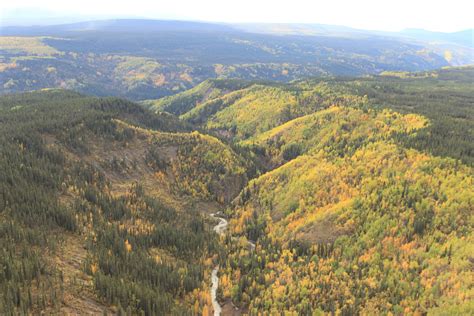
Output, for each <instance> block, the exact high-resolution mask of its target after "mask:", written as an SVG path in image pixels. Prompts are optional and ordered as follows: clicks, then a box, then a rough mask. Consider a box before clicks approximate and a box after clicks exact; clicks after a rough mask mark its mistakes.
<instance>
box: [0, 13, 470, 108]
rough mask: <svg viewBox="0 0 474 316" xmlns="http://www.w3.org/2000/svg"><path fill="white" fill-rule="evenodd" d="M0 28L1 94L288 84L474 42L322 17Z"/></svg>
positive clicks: (151, 94) (413, 59) (404, 65)
mask: <svg viewBox="0 0 474 316" xmlns="http://www.w3.org/2000/svg"><path fill="white" fill-rule="evenodd" d="M0 34H1V35H2V36H0V73H1V74H2V76H1V77H0V93H10V92H21V91H29V90H36V89H42V88H67V89H72V90H76V91H79V92H84V93H88V94H94V95H98V96H104V95H115V96H121V97H127V98H129V99H134V100H146V99H156V98H159V97H163V96H167V95H173V94H176V93H177V92H180V91H183V90H186V89H190V88H192V87H195V86H196V85H198V84H200V83H201V82H203V81H204V80H206V79H212V78H221V79H228V78H234V79H244V80H276V81H281V82H290V81H292V80H295V79H301V78H308V77H328V76H364V75H373V74H378V73H381V72H384V71H425V70H433V69H437V68H442V67H445V66H460V65H466V64H473V63H474V48H473V47H469V46H466V45H461V44H458V43H459V42H466V40H465V38H466V34H467V33H465V32H462V33H459V34H457V33H456V34H454V35H452V36H451V35H449V34H448V35H446V34H445V35H443V36H444V37H443V38H445V40H443V41H441V40H440V41H435V40H432V38H439V37H440V36H441V35H440V34H438V33H436V34H431V33H430V34H431V35H430V37H429V38H430V40H426V41H425V40H419V39H417V38H415V35H409V34H408V35H403V36H402V33H396V34H395V33H394V34H392V33H386V32H372V31H364V30H356V29H352V28H348V27H340V26H331V25H318V24H312V25H306V24H247V25H241V24H219V23H206V22H192V21H173V20H145V19H115V20H100V21H88V22H79V23H71V24H61V25H53V26H31V27H30V26H21V27H2V28H0ZM416 34H418V35H417V36H418V38H419V37H420V36H421V35H419V32H418V33H416ZM427 38H428V36H427ZM451 38H453V39H451Z"/></svg>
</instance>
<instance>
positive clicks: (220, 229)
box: [211, 213, 255, 316]
mask: <svg viewBox="0 0 474 316" xmlns="http://www.w3.org/2000/svg"><path fill="white" fill-rule="evenodd" d="M218 214H219V213H217V214H214V213H212V214H211V217H212V218H215V219H218V220H219V223H218V224H217V225H216V226H214V228H213V229H214V231H215V232H216V233H217V234H219V235H223V234H224V233H225V231H226V229H227V225H229V222H228V221H227V220H226V219H225V218H222V217H219V216H217V215H218ZM247 242H248V244H249V246H250V249H251V250H252V251H254V250H255V243H254V242H252V241H250V240H249V241H247ZM218 272H219V265H217V266H215V267H214V269H212V273H211V300H212V308H213V309H214V316H220V315H221V313H222V306H221V305H220V304H219V302H218V301H217V289H218V288H219V276H218V275H217V273H218Z"/></svg>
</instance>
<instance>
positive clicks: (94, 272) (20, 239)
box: [0, 90, 246, 315]
mask: <svg viewBox="0 0 474 316" xmlns="http://www.w3.org/2000/svg"><path fill="white" fill-rule="evenodd" d="M0 121H1V124H0V129H1V133H0V135H1V136H0V146H1V150H0V153H1V154H0V165H1V168H0V170H1V176H0V179H1V181H0V210H1V212H0V216H1V218H2V220H1V226H0V243H1V247H0V249H1V251H2V255H1V256H0V264H1V266H2V269H1V272H0V283H1V289H2V290H1V292H0V313H1V314H7V315H9V314H23V313H27V312H28V311H29V312H34V313H39V312H40V311H46V313H58V312H60V313H66V314H69V313H79V314H82V313H98V314H101V313H102V312H109V313H115V312H124V311H127V312H129V313H132V314H136V313H140V312H145V313H146V314H147V315H156V314H157V313H173V314H183V313H185V312H190V311H192V310H194V311H199V310H202V309H203V308H209V306H210V301H209V300H210V298H209V295H208V292H207V283H208V281H207V275H208V274H209V266H207V265H208V264H209V263H208V258H210V257H211V256H212V255H213V254H214V253H216V252H217V250H218V247H219V246H218V244H217V242H216V237H215V235H214V233H212V232H211V230H210V228H209V225H208V224H207V218H206V217H204V213H205V212H208V211H212V210H214V209H216V208H218V207H219V203H224V202H226V201H229V200H230V199H232V198H233V197H235V195H237V194H238V192H239V189H240V188H241V187H242V186H243V185H244V184H245V182H246V173H245V172H246V168H245V162H244V161H242V158H241V157H240V156H238V155H237V154H236V153H235V152H233V151H232V149H230V148H229V147H228V146H226V145H224V144H223V143H222V142H220V141H219V140H217V139H215V138H213V137H211V136H207V135H202V134H200V133H198V132H193V133H190V132H187V131H188V128H187V127H186V125H184V124H182V123H180V122H179V121H178V120H177V119H176V118H174V117H172V116H171V115H167V114H163V115H153V114H151V113H149V112H148V111H146V110H143V109H142V108H141V107H139V106H138V105H136V104H133V103H130V102H128V101H124V100H120V99H113V98H109V99H97V98H92V97H86V96H81V95H78V94H76V93H72V92H65V91H56V90H52V91H45V92H34V93H27V94H20V95H12V96H5V97H2V98H1V99H0ZM199 210H203V211H204V213H201V212H199Z"/></svg>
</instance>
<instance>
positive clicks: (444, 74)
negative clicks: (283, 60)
mask: <svg viewBox="0 0 474 316" xmlns="http://www.w3.org/2000/svg"><path fill="white" fill-rule="evenodd" d="M44 43H45V41H37V42H34V46H33V47H35V49H38V47H41V54H53V55H54V54H58V53H57V52H56V51H54V49H55V48H54V49H53V51H51V48H45V47H42V46H41V45H44ZM22 45H24V44H22ZM50 47H53V46H50ZM58 51H61V50H58ZM48 58H49V57H45V59H48ZM78 58H79V57H78ZM91 59H92V60H93V59H94V57H93V56H91ZM128 62H131V63H132V64H133V63H135V62H137V60H134V59H131V60H128ZM146 65H147V66H146V67H152V68H153V67H155V66H156V67H158V66H157V65H155V64H154V61H152V60H148V59H147V61H146ZM123 67H125V66H123ZM160 67H161V66H160ZM473 78H474V68H473V67H460V68H446V69H441V70H436V71H426V72H416V73H411V72H394V71H390V72H385V73H382V74H381V75H378V76H370V77H363V78H361V77H358V78H348V77H346V78H342V77H335V78H317V79H302V80H297V81H293V82H286V83H285V82H278V81H271V82H269V81H262V80H258V81H254V80H240V79H238V80H237V79H209V80H206V81H203V82H202V83H201V84H199V85H196V86H195V87H193V88H192V89H190V90H187V91H184V92H181V93H177V94H175V95H173V96H168V97H165V98H161V99H150V100H146V101H143V102H141V104H137V103H133V102H130V101H127V100H124V99H120V98H116V97H107V98H100V97H94V96H88V95H83V94H80V93H77V92H73V91H68V90H62V89H47V90H41V91H35V92H27V93H21V94H7V95H3V96H1V97H0V252H1V253H0V266H1V267H2V269H0V289H1V291H0V314H6V315H17V314H29V313H33V314H36V313H40V312H41V311H42V312H45V313H47V314H52V313H53V314H54V313H63V314H74V313H76V314H84V313H92V314H104V313H107V314H124V315H125V314H132V315H135V314H145V315H157V314H172V315H198V314H203V315H210V314H211V312H212V310H213V307H212V303H213V302H212V297H211V294H210V283H211V271H212V270H213V269H215V267H216V266H218V267H219V269H218V272H216V273H218V279H219V285H218V290H217V300H218V302H219V303H220V304H221V306H222V307H223V310H224V312H223V313H224V314H225V313H230V311H232V313H236V314H251V315H254V314H259V313H261V314H267V313H268V314H279V313H286V314H288V315H306V314H316V315H318V314H342V315H354V314H370V315H372V314H387V315H388V314H395V315H404V314H405V315H410V314H432V315H446V314H471V313H472V312H473V311H474V306H473V303H472V302H474V290H473V282H472V279H473V277H474V275H473V269H472V262H473V260H474V259H473V255H472V254H473V253H474V252H473V250H474V249H473V245H474V240H473V238H474V236H473V227H472V226H473V218H472V216H473V210H474V172H473V162H474V147H473V146H474V145H473V144H474V134H473V133H474V126H473V124H474V112H473V111H474V107H473V105H474V86H473V85H472V82H473ZM218 211H220V213H218V214H219V216H221V217H222V218H225V219H227V220H228V222H229V226H228V229H227V230H226V231H225V232H224V233H223V234H222V235H218V234H216V233H215V232H214V231H213V229H212V227H213V226H214V225H216V224H217V223H216V221H215V219H213V217H212V216H209V215H210V214H211V213H216V212H218ZM214 216H217V215H214ZM214 271H216V270H214Z"/></svg>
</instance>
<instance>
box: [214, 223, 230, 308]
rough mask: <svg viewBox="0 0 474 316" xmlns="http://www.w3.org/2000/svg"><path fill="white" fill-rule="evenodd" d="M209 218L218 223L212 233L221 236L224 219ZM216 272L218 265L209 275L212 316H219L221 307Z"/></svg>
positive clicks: (224, 228)
mask: <svg viewBox="0 0 474 316" xmlns="http://www.w3.org/2000/svg"><path fill="white" fill-rule="evenodd" d="M211 217H213V218H216V219H218V220H219V223H218V224H217V225H216V226H214V231H215V232H216V233H218V234H219V235H223V234H224V232H225V230H226V229H227V225H228V224H229V223H228V222H227V220H226V219H225V218H222V217H218V216H217V215H216V214H211ZM218 272H219V265H217V266H215V267H214V269H212V274H211V300H212V308H213V309H214V316H220V315H221V312H222V307H221V305H219V302H218V301H217V289H218V288H219V277H218V276H217V273H218Z"/></svg>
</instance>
